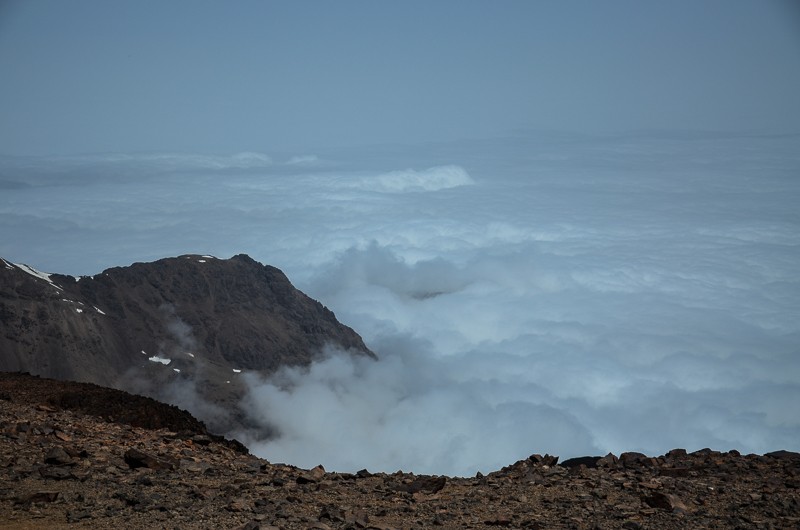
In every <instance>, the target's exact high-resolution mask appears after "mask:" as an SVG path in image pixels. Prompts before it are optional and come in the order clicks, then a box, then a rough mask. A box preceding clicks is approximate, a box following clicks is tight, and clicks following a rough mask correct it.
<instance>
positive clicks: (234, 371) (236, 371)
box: [233, 368, 242, 374]
mask: <svg viewBox="0 0 800 530" xmlns="http://www.w3.org/2000/svg"><path fill="white" fill-rule="evenodd" d="M233 373H235V374H240V373H242V371H241V370H237V369H236V368H234V369H233Z"/></svg>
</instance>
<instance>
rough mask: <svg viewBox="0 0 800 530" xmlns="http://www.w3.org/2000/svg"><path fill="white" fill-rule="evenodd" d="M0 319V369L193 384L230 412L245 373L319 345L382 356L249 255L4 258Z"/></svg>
mask: <svg viewBox="0 0 800 530" xmlns="http://www.w3.org/2000/svg"><path fill="white" fill-rule="evenodd" d="M0 320H1V321H2V324H3V333H2V336H0V352H2V355H0V370H5V371H25V372H30V373H32V374H36V375H40V376H43V377H51V378H54V379H68V380H73V381H79V382H88V383H95V384H99V385H102V386H110V387H114V388H121V389H123V390H129V391H135V392H137V393H142V394H145V395H150V396H151V397H155V398H157V399H161V400H165V401H170V396H169V395H168V394H167V392H169V391H170V389H171V388H172V387H173V386H174V384H183V385H191V386H192V392H193V393H196V394H197V396H199V397H200V398H202V399H203V400H205V401H206V402H208V403H213V404H217V405H221V406H222V408H224V409H228V410H232V411H235V409H236V406H237V404H238V401H239V400H240V399H241V397H242V396H243V394H244V392H245V385H244V383H243V382H242V381H241V380H240V379H241V374H242V373H243V372H257V373H259V374H261V375H269V374H271V373H274V372H275V371H277V370H278V369H280V368H281V367H283V366H305V365H308V364H310V363H311V362H312V361H313V360H314V359H316V358H318V357H319V356H321V355H323V352H324V349H325V348H326V347H334V348H337V349H341V350H345V351H349V352H350V353H351V354H353V355H363V356H367V357H370V358H373V359H376V358H377V357H376V356H375V354H374V353H373V352H372V351H370V350H369V348H367V346H366V345H365V344H364V342H363V340H362V339H361V337H360V336H358V334H357V333H356V332H355V331H354V330H353V329H352V328H350V327H348V326H345V325H344V324H341V323H340V322H339V321H338V320H337V319H336V316H335V315H334V313H333V312H332V311H330V310H329V309H328V308H327V307H325V306H323V305H322V304H321V303H319V302H318V301H316V300H313V299H312V298H310V297H308V296H307V295H305V294H304V293H302V292H301V291H299V290H297V289H296V288H295V287H294V286H293V285H292V284H291V282H290V281H289V279H288V278H287V277H286V275H285V274H284V273H283V272H282V271H280V270H279V269H277V268H275V267H271V266H269V265H262V264H260V263H258V262H257V261H255V260H253V259H252V258H250V257H249V256H247V255H245V254H239V255H236V256H233V257H232V258H230V259H218V258H215V257H213V256H203V255H197V254H187V255H182V256H178V257H171V258H164V259H161V260H157V261H153V262H148V263H134V264H132V265H130V266H127V267H112V268H109V269H106V270H104V271H103V272H101V273H99V274H96V275H94V276H84V277H80V278H76V277H73V276H67V275H61V274H57V273H54V274H49V273H43V272H40V271H38V270H36V269H33V268H32V267H30V266H27V265H21V264H14V263H12V262H10V261H8V260H5V259H3V260H2V261H1V262H0ZM173 397H174V396H173ZM181 404H182V405H184V406H186V405H187V404H185V403H181ZM221 416H222V415H221ZM204 419H210V418H204ZM229 420H230V418H229ZM226 421H228V420H226ZM231 421H232V420H231ZM239 421H242V417H241V415H240V416H237V417H236V418H235V421H234V423H236V422H239ZM212 423H213V421H212ZM230 427H231V425H224V424H220V425H215V428H216V429H219V430H227V429H229V428H230Z"/></svg>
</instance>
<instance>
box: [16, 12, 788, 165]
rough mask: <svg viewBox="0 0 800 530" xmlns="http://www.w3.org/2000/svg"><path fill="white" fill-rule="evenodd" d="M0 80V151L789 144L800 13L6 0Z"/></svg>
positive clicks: (224, 151)
mask: <svg viewBox="0 0 800 530" xmlns="http://www.w3.org/2000/svg"><path fill="white" fill-rule="evenodd" d="M0 71H2V72H5V73H6V75H4V76H3V80H2V82H1V83H0V116H2V119H0V153H2V154H6V155H30V154H36V155H55V154H79V153H98V152H120V151H122V152H141V151H148V152H150V151H168V152H172V151H185V152H204V153H205V152H214V153H232V152H240V151H267V152H276V151H293V150H301V151H302V150H319V149H322V148H325V147H332V146H335V147H341V146H357V145H364V144H381V143H398V142H402V143H408V142H416V141H433V140H439V141H441V140H454V139H459V138H473V137H484V136H487V135H493V134H502V133H506V132H508V131H510V130H514V129H517V128H534V129H538V130H558V131H583V132H586V131H592V132H597V131H623V130H639V129H665V128H666V129H689V130H724V131H743V130H744V131H761V132H764V131H769V132H797V124H798V122H800V102H798V98H797V97H796V94H797V93H800V7H798V5H797V3H796V2H793V1H791V0H786V1H774V0H766V1H753V0H704V1H701V2H696V1H688V0H678V1H674V2H655V1H644V2H640V1H633V0H630V1H619V0H618V1H611V2H593V1H567V2H545V1H534V2H527V1H516V2H515V1H508V2H500V3H498V2H473V1H441V2H421V1H417V2H415V1H412V2H392V3H390V2H366V1H362V2H353V1H347V2H308V1H300V2H270V1H265V2H237V3H236V5H235V6H230V5H228V4H227V3H223V2H204V1H192V2H187V1H175V2H158V1H147V0H145V1H141V2H122V1H105V0H77V1H75V2H60V1H52V0H33V1H14V0H11V1H9V0H4V1H3V2H0Z"/></svg>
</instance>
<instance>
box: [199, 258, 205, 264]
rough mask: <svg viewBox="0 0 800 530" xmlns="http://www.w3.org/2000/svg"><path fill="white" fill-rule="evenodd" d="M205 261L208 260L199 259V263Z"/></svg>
mask: <svg viewBox="0 0 800 530" xmlns="http://www.w3.org/2000/svg"><path fill="white" fill-rule="evenodd" d="M205 262H206V260H204V259H199V260H197V263H205Z"/></svg>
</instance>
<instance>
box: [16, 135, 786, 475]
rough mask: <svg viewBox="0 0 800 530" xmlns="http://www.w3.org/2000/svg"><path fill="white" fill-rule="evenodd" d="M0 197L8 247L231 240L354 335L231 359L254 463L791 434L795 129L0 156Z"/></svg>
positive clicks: (445, 463) (458, 467) (84, 259)
mask: <svg viewBox="0 0 800 530" xmlns="http://www.w3.org/2000/svg"><path fill="white" fill-rule="evenodd" d="M265 151H268V150H267V149H265ZM0 192H1V193H0V231H1V233H2V236H1V237H0V256H2V257H4V258H6V259H9V260H11V261H15V262H25V263H28V264H30V265H32V266H34V267H36V268H38V269H41V270H45V271H52V272H63V273H70V274H76V275H79V274H94V273H97V272H99V271H100V270H102V269H103V268H106V267H110V266H116V265H125V264H129V263H131V262H134V261H147V260H153V259H158V258H161V257H165V256H172V255H178V254H182V253H199V254H214V255H217V256H219V257H230V256H231V255H234V254H238V253H247V254H250V255H251V256H252V257H254V258H255V259H257V260H259V261H261V262H263V263H268V264H271V265H275V266H277V267H280V268H281V269H283V270H284V272H286V273H287V275H288V276H289V278H290V279H291V280H292V281H293V282H294V283H295V285H296V286H297V287H299V288H300V289H302V290H303V291H305V292H306V293H308V294H309V295H311V296H312V297H314V298H317V299H319V300H320V301H322V302H323V303H324V304H325V305H327V306H328V307H329V308H331V309H332V310H333V311H335V313H336V315H337V317H338V318H339V319H340V320H341V321H343V322H344V323H346V324H348V325H350V326H351V327H353V328H355V329H356V330H357V331H358V332H359V333H360V334H361V335H362V336H363V337H364V339H365V341H366V343H367V344H368V346H369V347H370V348H371V349H372V350H373V351H375V352H376V354H377V355H378V356H379V357H380V361H379V362H373V361H370V360H369V359H363V358H354V357H351V356H349V355H347V354H345V353H342V352H336V351H333V350H330V351H328V352H326V353H327V354H328V355H327V356H326V357H325V359H324V360H321V361H320V362H318V363H316V364H314V365H312V366H311V367H310V368H309V369H287V370H284V371H282V372H281V373H279V374H277V375H276V376H274V377H272V378H271V379H268V380H264V379H262V378H260V377H258V376H257V375H255V374H245V373H243V374H242V375H241V376H242V377H245V378H247V380H248V382H249V384H250V388H251V392H250V394H249V396H248V398H247V400H246V403H245V406H246V408H247V410H248V411H249V414H250V416H251V419H252V420H253V421H256V422H261V423H263V424H264V425H270V426H274V427H277V429H278V430H279V432H280V433H281V437H279V438H277V439H273V440H260V439H258V437H257V436H255V435H254V434H253V433H236V434H237V435H238V436H239V437H240V438H242V439H243V440H244V441H246V442H247V443H249V444H250V446H251V449H252V450H253V451H254V452H256V453H257V454H259V455H261V456H263V457H265V458H267V459H269V460H271V461H276V462H277V461H284V462H290V463H293V464H296V465H300V466H304V467H310V466H313V465H316V464H320V463H321V464H323V465H324V466H325V467H326V468H327V469H334V470H349V471H353V470H357V469H361V468H365V467H366V468H368V469H370V470H373V471H379V470H380V471H395V470H397V469H403V470H406V471H409V470H411V471H414V472H420V473H421V472H425V473H437V474H455V475H472V474H474V473H475V472H476V471H482V472H486V471H491V470H493V469H497V468H499V467H501V466H503V465H506V464H509V463H511V462H514V461H515V460H517V459H520V458H524V457H526V456H528V455H529V454H531V453H534V452H539V453H545V452H549V453H551V454H559V455H561V456H562V457H570V456H579V455H585V454H605V453H607V452H609V451H613V452H615V453H619V452H621V451H642V452H645V453H648V454H660V453H663V452H665V451H667V450H669V449H671V448H674V447H684V448H687V449H690V450H694V449H699V448H702V447H706V446H710V447H712V448H715V449H719V450H727V449H731V448H736V449H738V450H740V451H742V452H765V451H771V450H776V449H781V448H786V449H793V450H800V445H798V440H800V412H798V410H800V409H798V407H797V404H798V403H800V275H799V274H798V271H800V207H798V205H800V137H796V136H731V135H728V136H723V135H714V134H654V133H651V134H644V133H642V134H636V135H606V136H591V137H590V136H578V135H565V134H540V133H526V132H519V133H517V134H514V135H511V136H509V137H507V138H500V139H493V140H464V141H460V142H452V143H442V144H435V145H421V146H378V147H373V148H369V149H367V148H364V149H353V150H339V151H336V152H317V153H314V154H302V153H300V154H297V153H289V154H275V153H269V154H268V155H267V154H261V153H241V154H235V155H215V156H212V155H202V156H201V155H189V154H158V155H154V154H141V155H137V154H125V155H92V156H76V157H60V158H20V157H16V158H13V157H0Z"/></svg>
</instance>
